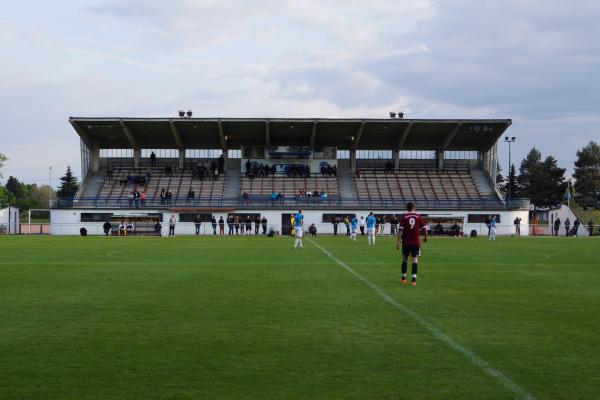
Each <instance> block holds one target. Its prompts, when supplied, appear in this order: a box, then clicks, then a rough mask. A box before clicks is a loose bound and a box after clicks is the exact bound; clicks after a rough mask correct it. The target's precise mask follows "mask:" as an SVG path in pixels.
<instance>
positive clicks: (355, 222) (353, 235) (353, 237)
mask: <svg viewBox="0 0 600 400" xmlns="http://www.w3.org/2000/svg"><path fill="white" fill-rule="evenodd" d="M357 227H358V218H356V215H355V216H354V217H353V218H352V221H350V240H356V229H357Z"/></svg>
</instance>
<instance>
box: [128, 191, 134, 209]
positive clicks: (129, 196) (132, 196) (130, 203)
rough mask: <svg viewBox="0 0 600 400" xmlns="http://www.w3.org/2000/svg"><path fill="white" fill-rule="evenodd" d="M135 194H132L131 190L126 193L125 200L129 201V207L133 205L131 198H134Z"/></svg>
mask: <svg viewBox="0 0 600 400" xmlns="http://www.w3.org/2000/svg"><path fill="white" fill-rule="evenodd" d="M134 197H135V195H134V194H133V192H130V193H129V194H128V195H127V201H128V202H129V207H133V199H134Z"/></svg>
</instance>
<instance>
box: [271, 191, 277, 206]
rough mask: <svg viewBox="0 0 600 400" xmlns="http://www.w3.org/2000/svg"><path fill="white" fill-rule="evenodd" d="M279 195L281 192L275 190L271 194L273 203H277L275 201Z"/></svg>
mask: <svg viewBox="0 0 600 400" xmlns="http://www.w3.org/2000/svg"><path fill="white" fill-rule="evenodd" d="M278 195H279V193H277V192H276V191H274V190H273V191H272V192H271V195H270V196H269V197H270V198H271V205H274V204H275V201H276V200H277V196H278Z"/></svg>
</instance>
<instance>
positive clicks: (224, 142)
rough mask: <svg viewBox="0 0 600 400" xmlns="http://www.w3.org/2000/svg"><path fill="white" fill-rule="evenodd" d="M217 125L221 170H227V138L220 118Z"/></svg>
mask: <svg viewBox="0 0 600 400" xmlns="http://www.w3.org/2000/svg"><path fill="white" fill-rule="evenodd" d="M217 127H218V128H219V139H220V141H221V154H222V155H223V161H224V162H223V170H224V171H227V158H228V156H229V149H228V148H227V138H226V137H225V131H224V130H223V123H222V122H221V120H218V121H217Z"/></svg>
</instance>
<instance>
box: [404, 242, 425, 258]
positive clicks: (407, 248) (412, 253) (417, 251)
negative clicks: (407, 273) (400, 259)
mask: <svg viewBox="0 0 600 400" xmlns="http://www.w3.org/2000/svg"><path fill="white" fill-rule="evenodd" d="M402 255H403V256H404V257H419V256H420V255H421V246H417V245H415V244H406V245H404V244H403V245H402Z"/></svg>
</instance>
